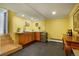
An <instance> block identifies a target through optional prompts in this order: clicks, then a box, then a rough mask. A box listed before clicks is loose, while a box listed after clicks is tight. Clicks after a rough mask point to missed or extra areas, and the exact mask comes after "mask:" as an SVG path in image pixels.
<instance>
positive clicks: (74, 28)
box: [73, 9, 79, 32]
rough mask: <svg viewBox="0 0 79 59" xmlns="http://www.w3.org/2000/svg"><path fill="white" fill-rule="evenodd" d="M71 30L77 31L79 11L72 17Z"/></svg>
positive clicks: (78, 27) (78, 29) (78, 28)
mask: <svg viewBox="0 0 79 59" xmlns="http://www.w3.org/2000/svg"><path fill="white" fill-rule="evenodd" d="M73 30H74V31H77V32H78V31H79V9H78V10H77V11H76V12H75V14H74V15H73Z"/></svg>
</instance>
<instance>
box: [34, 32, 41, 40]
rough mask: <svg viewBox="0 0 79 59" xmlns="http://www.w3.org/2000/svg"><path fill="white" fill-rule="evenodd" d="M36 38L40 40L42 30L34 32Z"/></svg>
mask: <svg viewBox="0 0 79 59" xmlns="http://www.w3.org/2000/svg"><path fill="white" fill-rule="evenodd" d="M34 39H35V40H36V41H40V39H41V35H40V32H34Z"/></svg>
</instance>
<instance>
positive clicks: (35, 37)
mask: <svg viewBox="0 0 79 59" xmlns="http://www.w3.org/2000/svg"><path fill="white" fill-rule="evenodd" d="M16 37H17V39H18V43H19V44H21V45H26V44H28V43H30V42H32V41H40V32H25V33H16Z"/></svg>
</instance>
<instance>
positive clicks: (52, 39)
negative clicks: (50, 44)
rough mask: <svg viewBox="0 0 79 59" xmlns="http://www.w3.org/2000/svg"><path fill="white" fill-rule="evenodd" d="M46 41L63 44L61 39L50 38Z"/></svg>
mask: <svg viewBox="0 0 79 59" xmlns="http://www.w3.org/2000/svg"><path fill="white" fill-rule="evenodd" d="M48 41H54V42H60V43H63V41H62V40H61V39H55V38H50V39H48Z"/></svg>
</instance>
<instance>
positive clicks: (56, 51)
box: [10, 42, 64, 56]
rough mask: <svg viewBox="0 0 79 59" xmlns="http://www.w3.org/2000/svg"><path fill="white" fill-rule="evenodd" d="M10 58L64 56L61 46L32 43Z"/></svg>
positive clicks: (50, 43)
mask: <svg viewBox="0 0 79 59" xmlns="http://www.w3.org/2000/svg"><path fill="white" fill-rule="evenodd" d="M10 56H64V51H63V44H62V43H57V42H48V43H42V42H34V43H32V44H30V45H28V46H25V47H24V48H23V49H22V50H20V51H17V52H16V53H14V54H11V55H10Z"/></svg>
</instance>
